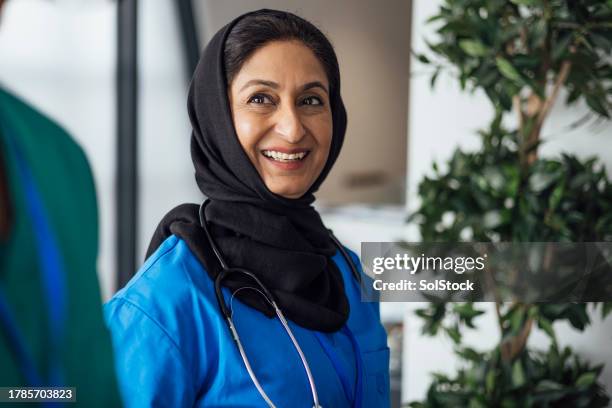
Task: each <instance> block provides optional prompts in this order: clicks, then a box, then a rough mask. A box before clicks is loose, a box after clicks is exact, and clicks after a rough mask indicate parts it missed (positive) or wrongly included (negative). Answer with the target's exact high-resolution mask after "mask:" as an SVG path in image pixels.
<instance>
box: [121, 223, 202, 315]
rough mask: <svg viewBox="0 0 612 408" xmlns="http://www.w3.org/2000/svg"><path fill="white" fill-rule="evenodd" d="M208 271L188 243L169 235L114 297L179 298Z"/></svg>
mask: <svg viewBox="0 0 612 408" xmlns="http://www.w3.org/2000/svg"><path fill="white" fill-rule="evenodd" d="M202 278H206V280H210V279H208V275H207V274H206V271H205V270H204V268H203V266H202V265H201V264H200V263H199V262H198V260H197V258H196V257H195V255H194V254H193V253H192V252H191V251H190V250H189V247H188V246H187V243H186V242H185V241H183V240H182V239H180V238H179V237H177V236H175V235H171V236H169V237H168V238H166V239H165V240H164V241H163V242H162V244H161V245H160V246H159V248H157V250H156V251H155V252H154V253H153V254H152V255H151V256H150V257H149V258H147V260H146V261H145V263H144V264H143V265H142V267H141V268H140V269H139V270H138V272H137V273H136V274H135V275H134V276H133V277H132V279H130V281H129V282H128V283H127V284H126V286H125V287H124V288H122V289H121V290H119V291H118V292H117V293H116V294H115V296H113V298H112V299H111V302H113V301H114V300H116V299H123V300H128V301H130V302H133V303H136V304H143V303H147V302H151V301H161V300H163V301H164V302H168V301H170V302H173V301H180V299H182V298H183V297H184V296H185V295H186V294H188V293H191V292H192V291H193V286H194V285H197V286H202V284H203V283H205V280H204V279H202Z"/></svg>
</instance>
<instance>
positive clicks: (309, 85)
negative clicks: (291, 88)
mask: <svg viewBox="0 0 612 408" xmlns="http://www.w3.org/2000/svg"><path fill="white" fill-rule="evenodd" d="M312 88H321V89H322V90H324V91H325V93H329V92H328V91H327V88H326V87H325V85H323V84H322V83H321V82H319V81H312V82H308V83H307V84H305V85H304V86H303V87H302V91H307V90H309V89H312Z"/></svg>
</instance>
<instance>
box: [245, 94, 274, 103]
mask: <svg viewBox="0 0 612 408" xmlns="http://www.w3.org/2000/svg"><path fill="white" fill-rule="evenodd" d="M248 103H254V104H256V105H263V104H271V103H272V99H271V98H270V97H269V96H267V95H262V94H256V95H253V96H251V97H250V98H249V100H248Z"/></svg>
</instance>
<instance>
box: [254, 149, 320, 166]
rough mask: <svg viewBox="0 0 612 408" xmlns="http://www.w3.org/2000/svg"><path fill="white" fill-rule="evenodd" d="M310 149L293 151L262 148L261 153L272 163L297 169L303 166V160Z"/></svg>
mask: <svg viewBox="0 0 612 408" xmlns="http://www.w3.org/2000/svg"><path fill="white" fill-rule="evenodd" d="M309 153H310V150H299V151H293V152H281V151H278V150H262V151H261V154H262V155H263V156H264V157H265V158H266V159H268V160H269V161H270V162H271V163H272V164H274V165H276V166H277V167H280V168H281V169H283V170H297V169H299V168H300V167H302V164H303V161H304V159H305V158H306V157H308V154H309Z"/></svg>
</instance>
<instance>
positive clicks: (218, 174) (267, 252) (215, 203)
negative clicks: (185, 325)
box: [147, 10, 349, 332]
mask: <svg viewBox="0 0 612 408" xmlns="http://www.w3.org/2000/svg"><path fill="white" fill-rule="evenodd" d="M261 12H270V11H269V10H261V11H259V12H255V13H261ZM272 13H282V12H272ZM249 14H251V13H247V14H245V15H242V16H240V17H238V18H237V19H235V20H233V21H232V22H230V23H229V24H228V25H226V26H225V27H223V28H222V29H221V30H220V31H219V32H217V34H216V35H215V36H214V37H213V38H212V40H211V41H210V43H209V44H208V45H207V47H206V49H205V51H204V54H203V55H202V57H201V59H200V61H199V63H198V65H197V67H196V69H195V72H194V75H193V79H192V81H191V85H190V88H189V96H188V101H187V107H188V111H189V117H190V120H191V124H192V127H193V132H192V137H191V157H192V160H193V164H194V166H195V178H196V182H197V184H198V186H199V188H200V190H201V191H202V193H204V195H205V196H207V197H208V199H209V200H210V203H209V204H208V205H207V206H206V208H205V215H206V219H207V221H208V225H209V228H210V230H211V232H212V235H213V237H214V240H215V242H216V243H217V246H218V247H219V248H220V250H221V252H222V253H223V256H224V257H225V259H226V260H227V262H228V264H229V266H231V267H241V268H245V269H247V270H249V271H251V272H253V273H254V274H255V275H256V276H257V277H258V278H259V279H260V280H261V281H262V282H263V284H264V285H265V286H266V287H267V288H268V289H269V290H270V292H271V293H272V294H273V296H274V297H275V299H276V300H277V303H278V305H279V307H280V308H281V310H282V311H283V313H284V314H285V315H286V317H287V318H289V319H290V320H292V321H294V322H295V323H297V324H298V325H300V326H302V327H305V328H308V329H311V330H319V331H326V332H333V331H336V330H339V329H340V328H341V327H342V326H343V325H344V323H345V322H346V320H347V319H348V314H349V305H348V301H347V298H346V294H345V291H344V284H343V280H342V275H341V273H340V271H339V270H338V267H337V266H336V264H335V263H334V262H333V261H332V259H331V257H332V256H333V255H334V254H335V252H336V247H335V245H334V243H333V241H332V240H331V238H330V235H329V231H328V230H327V229H326V228H325V226H324V225H323V222H322V220H321V218H320V216H319V214H318V213H317V211H316V210H315V209H314V208H313V206H312V203H313V201H314V199H315V198H314V195H313V193H314V192H315V191H316V190H317V189H318V187H319V186H320V185H321V183H322V182H323V180H324V179H325V177H326V176H327V174H328V173H329V171H330V169H331V168H332V166H333V164H334V162H335V161H336V159H337V158H338V155H339V153H340V149H341V147H342V142H343V140H344V134H345V131H346V111H345V109H344V104H343V102H342V99H341V97H340V83H339V81H338V82H337V83H335V84H333V86H332V84H331V83H330V94H329V99H330V107H331V112H332V119H333V136H332V141H331V148H330V152H329V157H328V159H327V162H326V163H325V166H324V168H323V170H322V172H321V174H320V176H319V177H318V178H317V180H316V181H315V182H314V183H313V185H312V187H310V189H309V190H308V191H307V192H306V193H305V194H304V195H303V196H302V197H300V198H297V199H288V198H285V197H282V196H279V195H276V194H274V193H272V192H271V191H270V190H268V188H267V187H266V185H265V183H264V182H263V180H262V178H261V177H260V175H259V173H258V172H257V170H256V168H255V167H254V166H253V164H252V163H251V161H250V159H249V157H248V156H247V154H246V152H245V151H244V150H243V149H242V146H241V145H240V142H239V140H238V136H237V135H236V131H235V129H234V125H233V120H232V114H231V110H230V104H229V98H228V95H227V92H228V91H227V89H228V85H227V81H226V77H225V73H224V64H223V61H224V44H225V41H226V38H227V36H228V34H229V33H230V32H231V30H232V28H233V27H234V25H235V24H236V23H237V22H238V21H239V20H240V19H242V18H244V17H245V16H247V15H249ZM333 62H334V67H333V68H334V69H335V70H336V75H335V76H336V78H339V70H338V64H337V62H336V60H335V58H334V61H333ZM330 82H331V81H330ZM198 208H199V207H198V206H197V205H195V204H183V205H181V206H178V207H176V208H175V209H173V210H172V211H170V212H169V213H168V214H167V215H166V216H165V217H164V218H163V219H162V221H161V223H160V224H159V226H158V228H157V230H156V232H155V234H154V236H153V239H152V241H151V243H150V245H149V250H148V252H147V257H148V256H149V255H151V254H152V253H153V252H154V251H155V250H156V249H157V247H158V246H159V245H160V244H161V242H163V240H164V239H165V238H166V237H168V236H169V235H172V234H174V235H177V236H178V237H180V238H182V239H183V240H184V241H185V242H186V243H187V245H188V246H189V248H190V250H191V251H192V252H193V253H194V254H195V255H196V257H197V258H198V260H199V261H200V262H201V263H202V264H203V265H204V267H205V269H206V272H207V273H208V275H209V276H210V278H211V279H213V280H214V279H215V278H216V277H217V275H218V274H219V273H220V272H221V270H222V269H221V266H220V264H219V262H218V260H217V258H216V256H215V255H214V254H213V252H212V250H211V248H210V244H209V243H208V241H207V239H206V236H205V234H204V231H203V229H202V227H201V226H200V222H199V218H198ZM232 276H234V275H232ZM245 284H247V282H246V281H245V280H244V279H242V278H240V276H236V277H235V278H234V277H232V278H227V279H225V280H224V286H227V287H229V288H230V290H232V292H234V291H235V290H237V289H238V288H240V287H243V286H245ZM236 297H237V298H238V299H240V300H241V301H243V302H244V303H246V304H247V305H249V306H251V307H253V308H256V309H258V310H260V311H261V312H263V313H265V314H266V315H267V316H269V317H271V316H273V311H272V310H271V308H270V307H269V305H268V304H267V303H266V302H265V301H263V300H262V298H261V296H260V295H258V294H257V293H256V292H255V291H251V290H242V291H239V292H238V293H237V295H236Z"/></svg>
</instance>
